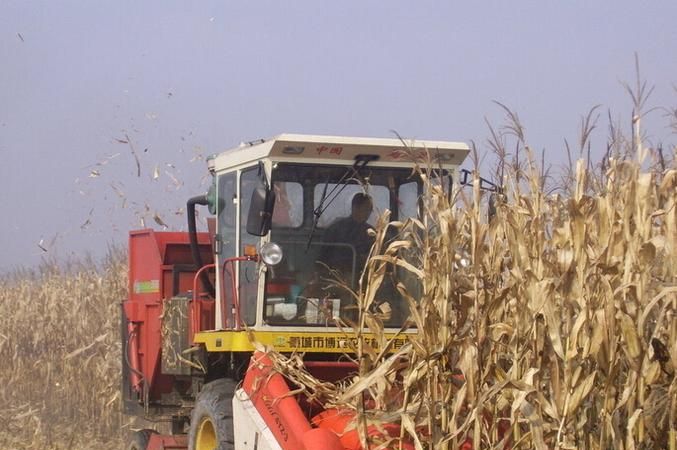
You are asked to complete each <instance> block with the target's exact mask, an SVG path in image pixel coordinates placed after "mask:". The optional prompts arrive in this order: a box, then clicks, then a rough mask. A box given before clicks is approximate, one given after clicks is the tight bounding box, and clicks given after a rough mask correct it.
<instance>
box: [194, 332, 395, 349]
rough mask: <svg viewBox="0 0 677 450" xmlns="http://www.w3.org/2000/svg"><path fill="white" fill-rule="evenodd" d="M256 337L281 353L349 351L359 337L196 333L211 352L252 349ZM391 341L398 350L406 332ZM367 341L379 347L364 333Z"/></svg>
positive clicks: (322, 333)
mask: <svg viewBox="0 0 677 450" xmlns="http://www.w3.org/2000/svg"><path fill="white" fill-rule="evenodd" d="M249 335H251V336H253V339H254V340H255V341H257V342H260V343H261V344H264V345H266V346H270V347H273V348H274V349H275V350H277V351H279V352H293V351H296V352H306V353H344V352H349V351H350V348H351V343H352V345H353V346H356V345H357V338H355V337H352V336H347V335H345V334H343V333H340V332H339V333H327V332H311V331H306V332H301V331H250V332H249V333H248V332H246V331H203V332H200V333H196V334H195V343H196V344H204V346H205V348H206V349H207V351H209V352H251V351H253V350H254V346H253V345H252V343H251V342H250V340H249ZM386 338H387V339H388V340H391V339H394V342H393V344H392V349H393V350H397V349H398V348H399V347H401V346H402V345H404V344H405V343H406V342H407V336H406V335H400V336H397V337H395V335H394V334H389V335H386ZM363 339H364V341H365V343H367V344H368V345H371V346H373V347H374V348H377V347H378V344H377V341H376V339H375V338H374V336H373V335H371V334H366V333H365V334H364V335H363Z"/></svg>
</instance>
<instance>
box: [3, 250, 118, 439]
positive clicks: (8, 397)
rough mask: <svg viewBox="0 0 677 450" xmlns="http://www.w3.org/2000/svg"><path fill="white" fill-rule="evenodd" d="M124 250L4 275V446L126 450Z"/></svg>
mask: <svg viewBox="0 0 677 450" xmlns="http://www.w3.org/2000/svg"><path fill="white" fill-rule="evenodd" d="M126 270H127V269H126V261H125V257H124V255H123V254H121V253H120V252H113V253H111V255H110V256H109V257H108V258H107V259H106V260H105V261H104V262H103V263H102V264H101V265H100V266H99V265H97V264H95V263H93V262H92V261H88V260H86V259H84V260H83V261H81V262H78V263H74V264H72V265H71V266H70V267H64V266H63V265H59V264H56V263H45V264H43V265H42V266H41V267H39V268H38V269H35V270H21V271H17V272H15V273H13V274H9V275H6V276H4V277H3V278H1V279H0V310H1V313H0V361H2V363H1V364H0V380H2V387H1V388H0V402H1V403H0V404H1V405H2V406H0V423H2V427H0V447H2V448H6V449H24V448H34V449H43V448H45V449H47V448H49V449H64V450H66V449H74V448H97V449H98V448H101V449H105V448H116V449H117V448H120V446H121V444H120V442H119V441H118V440H117V439H118V438H119V436H120V433H121V427H122V426H123V424H124V421H123V417H122V415H121V413H120V399H119V391H120V381H119V380H120V338H119V330H120V325H119V309H120V301H121V300H122V299H123V298H124V297H125V296H126V291H127V283H126V280H127V272H126Z"/></svg>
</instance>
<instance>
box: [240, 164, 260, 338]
mask: <svg viewBox="0 0 677 450" xmlns="http://www.w3.org/2000/svg"><path fill="white" fill-rule="evenodd" d="M259 183H260V178H259V169H258V166H255V167H252V168H251V169H245V170H243V171H242V172H241V173H240V196H239V199H240V248H239V249H238V255H244V253H245V248H246V247H250V246H254V247H256V245H257V244H259V242H260V241H261V238H260V237H258V236H252V235H251V234H249V233H247V217H248V215H249V205H250V203H251V198H252V192H254V189H255V188H256V186H257V185H258V184H259ZM239 266H240V270H239V274H240V280H239V282H240V296H239V298H240V317H241V318H242V320H244V322H245V323H246V324H247V325H253V324H254V322H255V321H256V300H257V298H258V289H259V272H258V265H257V264H256V263H254V262H240V264H239Z"/></svg>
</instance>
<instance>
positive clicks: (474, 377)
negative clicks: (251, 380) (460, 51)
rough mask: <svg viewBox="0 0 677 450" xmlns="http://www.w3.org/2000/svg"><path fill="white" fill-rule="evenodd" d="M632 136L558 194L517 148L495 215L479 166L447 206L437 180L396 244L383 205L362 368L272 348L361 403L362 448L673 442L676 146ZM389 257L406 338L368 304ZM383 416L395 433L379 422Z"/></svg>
mask: <svg viewBox="0 0 677 450" xmlns="http://www.w3.org/2000/svg"><path fill="white" fill-rule="evenodd" d="M512 117H513V118H515V117H516V116H512ZM638 120H639V119H637V121H638ZM510 130H511V131H512V132H514V134H513V135H514V136H517V139H518V141H521V142H522V143H523V140H522V139H523V137H522V135H521V133H520V132H521V130H522V127H521V126H520V125H519V122H518V121H516V120H514V121H512V122H511V125H510ZM637 131H638V130H637ZM637 136H639V132H638V133H637ZM617 142H620V141H617ZM635 145H636V147H634V148H630V149H627V146H635ZM623 146H624V147H625V149H626V150H627V151H626V152H624V153H623V155H621V154H620V153H619V152H616V153H615V154H614V153H613V152H612V151H609V152H608V153H607V157H606V158H605V160H604V161H602V163H601V165H600V166H599V167H598V168H597V170H591V166H590V165H589V163H586V162H585V161H584V160H579V161H578V162H577V163H576V164H575V166H574V167H572V170H571V171H570V182H571V184H570V185H567V186H565V187H566V189H563V191H565V192H567V195H558V194H551V195H547V194H546V193H545V189H544V183H543V180H544V169H543V167H538V165H537V164H536V162H534V159H533V156H532V155H531V152H530V150H529V148H528V146H526V145H524V147H523V149H524V150H525V154H526V157H525V158H524V159H525V161H523V162H522V164H518V165H513V166H508V167H504V168H503V170H502V173H503V174H504V178H503V182H504V185H505V190H504V192H503V194H502V195H500V196H498V197H497V199H494V200H495V202H494V204H495V215H493V216H492V217H490V218H489V220H486V215H485V206H484V204H483V203H482V202H481V200H480V199H481V198H482V195H481V192H480V189H479V186H480V180H479V179H478V178H476V179H475V183H474V192H473V193H472V195H470V196H467V197H464V196H462V195H461V196H459V197H458V198H455V199H452V200H451V201H450V200H449V196H448V194H447V193H446V192H444V190H443V189H442V188H440V184H439V183H433V182H431V180H429V181H428V189H427V191H428V194H427V196H426V198H425V199H424V201H423V202H422V205H423V210H424V214H423V217H422V219H421V220H414V221H409V222H407V223H391V224H390V226H391V227H396V228H398V230H399V234H398V237H397V238H395V239H394V240H386V236H387V233H386V232H385V230H386V224H387V215H386V216H384V217H382V220H381V223H380V226H379V230H380V231H378V232H377V235H376V244H375V245H374V247H373V248H372V254H371V257H370V260H369V262H368V264H367V268H366V270H365V273H364V275H363V277H362V280H361V283H360V288H359V290H358V291H357V292H355V293H354V295H355V297H356V298H357V299H358V303H359V310H360V314H359V324H360V325H362V326H363V327H365V329H366V330H367V331H369V332H371V333H373V334H374V335H375V336H376V337H377V340H378V341H379V343H380V345H379V346H378V348H380V349H381V350H380V351H379V350H375V349H374V348H372V347H371V346H369V345H363V344H361V345H358V346H357V347H356V348H355V349H354V350H355V352H356V357H354V361H355V362H356V363H357V364H358V366H359V375H358V376H355V377H354V378H352V379H348V380H345V382H344V383H340V384H338V385H336V386H334V385H327V384H326V383H322V382H321V381H320V380H316V379H313V377H312V376H311V375H310V374H308V373H307V372H306V371H305V370H304V369H303V364H302V360H301V358H300V356H299V355H293V356H292V357H287V356H284V355H278V354H275V353H274V352H272V351H270V349H268V351H269V353H271V354H272V356H273V357H274V359H275V361H276V365H277V367H278V370H280V371H281V372H283V373H285V374H287V375H288V376H289V377H290V378H291V379H292V380H293V381H294V382H295V383H296V384H297V385H299V386H301V387H302V389H304V390H305V393H306V395H307V396H309V397H311V398H313V399H317V400H319V401H321V402H322V403H324V405H325V406H327V407H333V408H339V409H343V410H347V411H348V413H349V414H354V417H355V419H354V420H353V422H352V426H353V427H354V428H357V430H358V431H359V433H360V439H361V442H362V446H363V448H402V447H400V446H401V445H404V443H409V444H410V445H414V446H415V448H416V449H418V450H420V449H436V450H437V449H439V450H442V449H458V448H468V446H470V445H472V446H473V448H482V449H488V448H495V449H508V448H511V449H531V448H536V449H539V450H541V449H595V450H607V449H627V450H631V449H668V448H669V449H670V450H675V449H677V378H676V377H675V367H677V317H676V315H675V314H676V313H677V271H676V269H675V267H676V266H677V249H676V247H677V207H676V206H677V168H676V167H675V155H672V156H671V158H670V159H666V157H665V156H664V155H663V154H662V153H661V154H657V153H656V152H651V151H649V150H648V149H645V148H644V147H643V146H642V144H641V141H640V140H639V139H630V140H628V141H625V142H624V143H623ZM582 147H583V146H582ZM610 150H613V149H610ZM666 161H667V163H666ZM656 162H658V164H656ZM428 167H430V166H428ZM422 172H424V173H425V172H426V170H425V169H422ZM428 172H429V171H428ZM457 202H460V203H462V204H463V207H461V208H457V207H456V205H457ZM462 261H464V263H462ZM393 270H404V271H408V272H410V273H412V274H413V275H415V276H416V277H418V279H419V281H420V286H421V291H422V294H421V295H420V296H415V295H414V294H412V293H411V292H409V290H408V288H407V287H406V286H404V285H402V284H400V285H399V286H398V290H399V291H400V293H401V294H402V295H403V296H404V297H405V298H407V299H408V302H409V307H410V310H411V316H410V320H409V328H410V329H411V328H414V327H415V328H416V329H417V333H415V334H414V335H411V336H410V339H409V344H408V345H405V346H403V347H401V348H400V349H399V350H397V351H393V348H394V347H392V346H391V345H390V342H391V341H390V339H389V338H388V337H387V336H386V335H385V334H384V328H383V323H382V321H381V319H380V313H379V312H378V311H377V310H376V311H375V308H373V306H374V305H377V304H379V303H381V302H382V301H383V300H387V299H382V298H379V292H380V291H379V287H380V285H381V283H382V282H383V280H384V277H386V276H387V274H388V273H390V272H392V271H393ZM346 289H347V288H346ZM405 328H406V327H405ZM404 331H405V329H403V330H402V332H404ZM355 333H356V334H357V335H358V336H357V337H358V338H359V335H360V334H361V331H357V332H355ZM357 342H360V343H361V342H362V340H361V339H357ZM386 423H397V424H399V425H400V430H401V431H400V434H399V436H392V435H388V434H387V433H385V434H383V433H380V434H379V433H374V432H373V430H374V429H379V428H380V429H381V430H383V425H384V424H386ZM464 445H465V447H463V446H464Z"/></svg>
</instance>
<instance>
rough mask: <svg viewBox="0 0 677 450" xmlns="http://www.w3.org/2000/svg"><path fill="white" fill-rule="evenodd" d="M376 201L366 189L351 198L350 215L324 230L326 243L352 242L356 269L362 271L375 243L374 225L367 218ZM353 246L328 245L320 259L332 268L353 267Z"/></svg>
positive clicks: (345, 268)
mask: <svg viewBox="0 0 677 450" xmlns="http://www.w3.org/2000/svg"><path fill="white" fill-rule="evenodd" d="M373 209H374V203H373V201H372V199H371V197H370V196H369V195H367V194H365V193H362V192H360V193H357V194H355V195H354V196H353V199H352V202H351V212H350V216H348V217H343V218H341V219H338V220H336V221H335V222H334V223H333V224H331V225H330V226H329V227H328V228H327V230H326V231H325V233H324V242H325V243H337V244H350V245H351V246H352V248H353V249H354V251H355V256H356V271H361V270H362V268H363V267H364V264H365V263H366V260H367V255H368V254H369V250H370V249H371V246H372V244H373V243H374V238H373V237H372V236H371V235H370V230H373V229H374V228H373V227H372V226H371V225H370V224H369V223H368V222H367V219H369V216H370V215H371V212H372V211H373ZM351 250H352V249H347V248H344V247H342V246H325V248H324V251H323V252H322V257H321V258H320V260H321V261H322V262H324V263H325V264H326V265H327V266H329V268H331V269H336V270H340V271H342V272H345V271H349V270H350V269H351V268H352V264H353V252H352V251H351Z"/></svg>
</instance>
